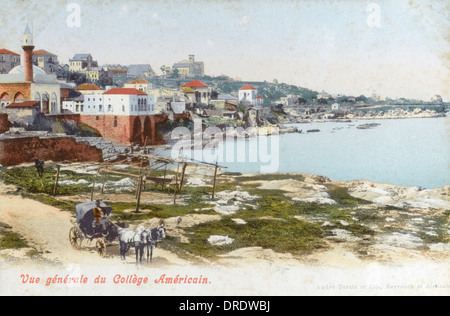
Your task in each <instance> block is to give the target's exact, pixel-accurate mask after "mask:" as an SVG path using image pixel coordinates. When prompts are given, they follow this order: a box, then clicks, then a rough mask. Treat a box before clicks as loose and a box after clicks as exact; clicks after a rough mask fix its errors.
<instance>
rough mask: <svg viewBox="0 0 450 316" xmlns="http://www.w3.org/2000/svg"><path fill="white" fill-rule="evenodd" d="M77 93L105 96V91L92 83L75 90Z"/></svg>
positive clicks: (84, 84)
mask: <svg viewBox="0 0 450 316" xmlns="http://www.w3.org/2000/svg"><path fill="white" fill-rule="evenodd" d="M75 90H76V91H78V92H80V93H81V94H83V95H87V94H103V93H104V92H105V91H104V90H103V89H102V88H100V87H99V86H97V85H95V84H92V83H83V84H81V85H79V86H78V87H76V88H75Z"/></svg>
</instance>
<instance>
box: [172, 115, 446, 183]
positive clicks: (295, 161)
mask: <svg viewBox="0 0 450 316" xmlns="http://www.w3.org/2000/svg"><path fill="white" fill-rule="evenodd" d="M367 124H370V125H367ZM289 126H290V127H296V128H297V129H298V130H301V131H302V132H301V133H287V134H280V135H273V136H260V137H251V138H238V139H234V138H229V139H226V138H225V139H223V141H220V142H218V143H217V144H216V145H214V146H210V147H209V148H205V149H203V151H198V150H197V151H195V150H192V151H185V150H183V154H182V155H183V156H184V157H186V158H188V159H195V160H197V161H206V162H209V163H216V162H217V163H218V164H219V165H220V166H221V167H226V168H224V169H223V171H226V172H233V173H244V174H246V173H305V174H312V175H321V176H325V177H327V178H329V179H331V180H333V181H353V180H367V181H371V182H376V183H383V184H393V185H399V186H407V187H412V186H418V187H421V188H424V189H433V188H441V187H443V186H447V185H450V146H449V144H450V117H440V118H408V119H380V120H352V121H350V122H349V121H345V122H335V121H333V122H311V123H304V124H292V125H289ZM364 126H365V127H366V128H362V127H364ZM308 131H309V132H308ZM166 154H167V153H166ZM171 155H172V156H173V157H175V156H177V155H179V154H178V153H177V152H174V151H172V153H171Z"/></svg>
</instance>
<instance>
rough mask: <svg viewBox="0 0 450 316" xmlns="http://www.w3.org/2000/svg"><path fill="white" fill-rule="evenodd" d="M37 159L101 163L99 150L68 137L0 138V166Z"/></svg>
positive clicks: (101, 158) (101, 157) (14, 164)
mask: <svg viewBox="0 0 450 316" xmlns="http://www.w3.org/2000/svg"><path fill="white" fill-rule="evenodd" d="M37 158H38V159H40V160H44V161H53V162H103V155H102V151H101V150H100V149H98V148H96V147H92V146H90V145H88V144H86V143H78V142H77V141H76V140H75V139H74V138H70V137H57V138H49V137H37V136H36V137H32V136H30V137H11V138H0V165H3V166H7V167H9V166H16V165H20V164H22V163H30V162H34V160H35V159H37Z"/></svg>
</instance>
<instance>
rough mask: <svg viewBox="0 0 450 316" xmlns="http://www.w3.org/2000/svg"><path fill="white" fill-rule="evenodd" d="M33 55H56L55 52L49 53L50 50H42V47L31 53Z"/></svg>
mask: <svg viewBox="0 0 450 316" xmlns="http://www.w3.org/2000/svg"><path fill="white" fill-rule="evenodd" d="M33 55H34V56H36V55H50V56H56V55H55V54H52V53H50V52H48V51H46V50H43V49H40V50H37V51H35V52H34V53H33Z"/></svg>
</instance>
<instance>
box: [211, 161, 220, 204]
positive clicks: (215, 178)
mask: <svg viewBox="0 0 450 316" xmlns="http://www.w3.org/2000/svg"><path fill="white" fill-rule="evenodd" d="M217 169H219V163H218V162H216V168H215V170H214V183H213V192H212V198H213V199H214V197H215V195H216V181H217Z"/></svg>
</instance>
